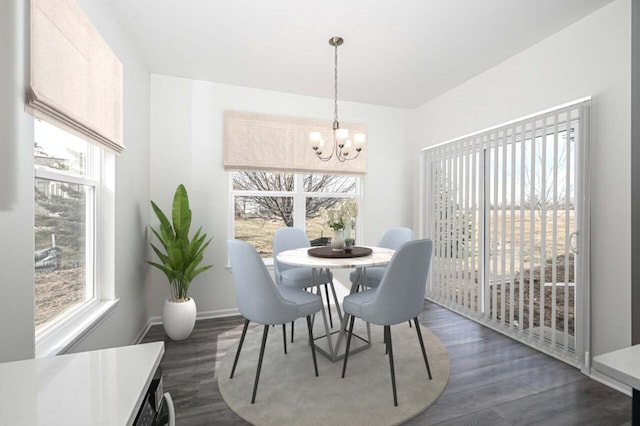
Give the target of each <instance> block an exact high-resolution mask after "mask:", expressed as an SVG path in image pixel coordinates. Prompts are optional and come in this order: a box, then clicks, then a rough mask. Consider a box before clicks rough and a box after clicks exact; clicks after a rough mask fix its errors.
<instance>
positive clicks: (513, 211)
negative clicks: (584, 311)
mask: <svg viewBox="0 0 640 426" xmlns="http://www.w3.org/2000/svg"><path fill="white" fill-rule="evenodd" d="M566 133H567V132H566V131H558V132H557V133H555V135H554V134H551V135H549V136H547V137H546V138H544V139H543V138H542V137H537V138H535V139H534V140H533V141H532V140H526V141H525V143H524V145H523V144H522V142H517V143H511V144H503V145H500V146H498V147H495V146H491V147H489V148H487V149H485V150H482V151H479V152H475V153H468V154H466V155H458V156H457V157H456V158H450V159H448V160H444V161H438V162H434V163H432V164H434V167H435V173H434V177H435V182H436V183H435V188H437V194H436V196H435V197H434V204H435V205H434V210H435V211H436V215H435V216H434V218H435V221H434V225H433V226H434V227H433V229H434V237H435V238H434V240H435V242H436V247H435V251H434V255H435V257H434V271H433V274H434V275H435V276H434V278H433V279H432V285H433V286H434V287H435V290H436V293H439V294H440V295H441V296H442V297H444V299H446V300H449V301H451V302H452V303H455V304H456V305H458V306H461V307H462V308H463V309H465V310H469V311H472V312H482V313H483V315H486V316H487V317H488V318H490V319H493V320H496V321H498V322H500V323H502V324H505V325H507V326H511V327H513V328H514V329H517V330H520V331H526V330H529V329H534V330H536V333H538V331H537V330H539V329H540V324H541V323H543V324H544V332H545V334H548V333H551V332H552V330H556V333H564V332H565V331H566V332H567V335H568V336H574V335H575V323H574V320H575V282H576V280H575V272H574V271H575V255H574V252H573V250H572V248H571V244H572V243H571V238H572V236H573V235H572V234H573V232H574V231H575V230H576V215H575V178H574V176H575V155H576V152H575V142H574V134H573V133H572V134H571V137H569V140H567V135H566ZM474 163H475V164H474ZM482 165H484V168H483V167H482ZM474 170H475V178H474V174H473V173H474ZM482 170H484V180H483V179H481V177H482V176H481V173H482V172H481V171H482ZM482 192H484V193H485V197H484V203H483V202H482V198H481V194H482ZM483 219H484V222H482V220H483ZM483 224H484V226H483ZM482 253H484V254H485V256H484V258H483V257H482ZM482 261H483V262H484V263H483V265H480V262H482ZM481 266H482V267H481ZM483 273H484V277H485V280H484V282H485V287H484V288H480V285H479V283H480V282H481V281H480V279H481V276H480V274H483ZM558 336H560V334H558ZM567 344H568V345H570V346H571V345H573V340H572V338H571V339H569V341H568V342H567Z"/></svg>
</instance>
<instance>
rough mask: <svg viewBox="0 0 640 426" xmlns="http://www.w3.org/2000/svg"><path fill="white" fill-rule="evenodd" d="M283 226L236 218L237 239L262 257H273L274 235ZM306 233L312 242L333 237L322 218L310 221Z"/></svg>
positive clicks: (258, 219) (275, 222)
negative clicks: (254, 249) (322, 237)
mask: <svg viewBox="0 0 640 426" xmlns="http://www.w3.org/2000/svg"><path fill="white" fill-rule="evenodd" d="M283 226H285V224H284V222H282V221H279V220H266V219H261V218H245V219H242V218H236V221H235V237H236V238H237V239H239V240H243V241H247V242H248V243H249V244H251V245H252V246H254V247H255V248H256V249H257V250H258V253H260V256H261V257H271V256H272V254H273V234H274V233H275V232H276V230H277V229H278V228H281V227H283ZM306 231H307V237H308V238H309V239H310V240H313V239H315V238H318V237H320V236H324V237H331V236H332V235H333V231H332V230H331V228H328V227H326V226H323V224H322V222H321V220H320V218H314V219H310V220H309V221H308V222H307V229H306Z"/></svg>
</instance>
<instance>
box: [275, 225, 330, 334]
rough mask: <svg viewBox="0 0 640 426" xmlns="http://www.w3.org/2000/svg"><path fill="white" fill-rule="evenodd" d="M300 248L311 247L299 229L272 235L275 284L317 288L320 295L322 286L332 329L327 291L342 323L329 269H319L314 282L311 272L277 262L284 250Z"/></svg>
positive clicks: (287, 228)
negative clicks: (322, 286) (330, 294)
mask: <svg viewBox="0 0 640 426" xmlns="http://www.w3.org/2000/svg"><path fill="white" fill-rule="evenodd" d="M302 247H311V244H310V243H309V240H308V239H307V235H306V234H305V232H304V231H303V230H302V229H300V228H291V227H282V228H279V229H278V230H276V232H275V234H274V235H273V266H274V267H273V269H274V275H275V278H276V284H278V285H285V286H290V287H294V288H298V289H305V288H309V287H317V288H318V294H321V293H322V292H321V291H320V286H321V285H324V292H325V296H326V299H327V310H328V311H329V322H330V324H331V327H333V318H332V316H331V308H330V306H331V303H330V301H329V289H328V287H329V286H330V287H331V292H332V294H333V300H334V302H335V305H336V308H337V309H338V316H339V317H340V320H341V321H342V311H341V310H340V304H339V302H338V297H337V295H336V289H335V287H334V286H333V274H332V273H331V271H330V270H329V269H321V270H320V271H318V272H317V273H316V277H315V282H314V279H313V270H312V269H311V268H305V267H300V266H293V265H287V264H285V263H282V262H278V259H277V256H278V254H279V253H281V252H283V251H285V250H293V249H297V248H302ZM283 330H284V329H283ZM291 341H292V342H293V322H292V323H291Z"/></svg>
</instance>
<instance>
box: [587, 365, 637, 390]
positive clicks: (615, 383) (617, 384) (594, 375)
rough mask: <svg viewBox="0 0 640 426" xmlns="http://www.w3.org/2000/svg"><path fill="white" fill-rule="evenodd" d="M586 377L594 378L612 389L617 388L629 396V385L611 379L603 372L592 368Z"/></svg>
mask: <svg viewBox="0 0 640 426" xmlns="http://www.w3.org/2000/svg"><path fill="white" fill-rule="evenodd" d="M588 377H589V378H590V379H593V380H595V381H596V382H600V383H602V384H603V385H605V386H608V387H610V388H611V389H613V390H617V391H618V392H622V393H623V394H625V395H627V396H631V387H630V386H627V385H625V384H623V383H620V382H619V381H617V380H615V379H612V378H611V377H609V376H605V375H604V374H602V373H599V372H597V371H596V370H594V369H593V368H592V369H591V374H589V375H588Z"/></svg>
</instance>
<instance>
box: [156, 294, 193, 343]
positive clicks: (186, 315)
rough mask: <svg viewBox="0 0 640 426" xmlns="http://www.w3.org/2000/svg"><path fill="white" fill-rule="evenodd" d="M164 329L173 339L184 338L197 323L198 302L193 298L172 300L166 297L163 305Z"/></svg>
mask: <svg viewBox="0 0 640 426" xmlns="http://www.w3.org/2000/svg"><path fill="white" fill-rule="evenodd" d="M162 323H163V325H164V331H165V332H166V333H167V336H169V337H170V338H171V340H184V339H186V338H187V337H189V335H190V334H191V332H192V331H193V326H194V325H195V324H196V302H194V301H193V298H191V297H190V298H188V299H187V300H177V301H171V299H166V300H165V301H164V306H163V307H162Z"/></svg>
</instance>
